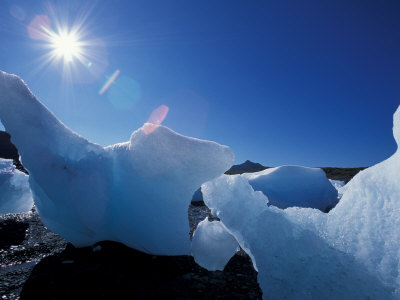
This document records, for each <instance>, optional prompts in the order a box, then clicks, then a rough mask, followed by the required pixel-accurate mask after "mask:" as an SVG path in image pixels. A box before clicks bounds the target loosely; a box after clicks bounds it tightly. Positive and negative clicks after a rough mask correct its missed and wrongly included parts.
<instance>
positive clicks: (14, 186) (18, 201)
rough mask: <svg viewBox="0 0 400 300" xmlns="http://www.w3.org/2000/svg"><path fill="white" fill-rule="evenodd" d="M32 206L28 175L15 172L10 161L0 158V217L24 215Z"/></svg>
mask: <svg viewBox="0 0 400 300" xmlns="http://www.w3.org/2000/svg"><path fill="white" fill-rule="evenodd" d="M32 206H33V199H32V193H31V189H30V188H29V183H28V175H26V174H25V173H23V172H21V171H19V170H17V169H16V168H15V166H14V165H13V161H12V159H2V158H0V215H4V214H8V213H25V212H28V211H29V210H31V208H32Z"/></svg>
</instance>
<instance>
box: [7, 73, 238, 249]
mask: <svg viewBox="0 0 400 300" xmlns="http://www.w3.org/2000/svg"><path fill="white" fill-rule="evenodd" d="M0 106H1V110H0V119H1V122H2V123H3V125H4V127H5V128H6V130H7V132H9V133H10V134H11V136H12V142H13V143H14V144H15V145H16V146H17V148H18V150H19V152H20V155H21V158H22V163H23V164H24V167H25V168H26V169H28V170H29V173H30V176H29V182H30V186H31V189H32V192H33V198H34V200H35V204H36V208H37V210H38V213H39V215H40V217H41V219H42V220H43V222H44V224H45V225H46V226H47V227H48V228H49V229H51V230H53V231H54V232H57V233H59V234H60V235H62V236H63V237H64V238H66V239H67V240H68V241H70V242H72V243H73V244H74V245H76V246H87V245H92V244H94V243H95V242H98V241H101V240H113V241H118V242H122V243H124V244H126V245H127V246H130V247H132V248H135V249H138V250H141V251H144V252H147V253H151V254H162V255H180V254H190V251H191V249H190V239H189V223H188V217H187V209H188V206H189V203H190V199H191V197H192V195H193V193H194V191H195V190H196V189H197V188H198V187H199V186H200V185H201V184H202V183H203V182H205V181H207V180H211V179H213V178H215V177H217V176H219V175H220V174H222V173H223V172H224V171H226V170H227V169H229V167H230V166H231V165H232V163H233V159H234V158H233V153H232V151H231V150H230V149H229V148H228V147H226V146H221V145H219V144H217V143H214V142H210V141H202V140H198V139H194V138H188V137H185V136H182V135H180V134H177V133H175V132H173V131H172V130H170V129H168V128H166V127H163V126H158V127H157V128H156V129H155V130H154V131H152V132H151V133H150V134H147V131H146V130H145V129H146V126H152V125H149V124H147V125H146V124H145V125H144V126H143V127H142V128H140V129H138V130H136V131H135V132H134V133H133V134H132V136H131V138H130V140H129V141H128V142H126V143H121V144H116V145H112V146H109V147H106V148H104V147H102V146H100V145H97V144H94V143H91V142H90V141H88V140H86V139H85V138H83V137H81V136H79V135H77V134H75V133H74V132H72V131H71V130H70V129H68V128H67V127H65V126H64V125H63V124H62V123H61V122H60V121H59V120H58V119H57V118H56V117H55V116H54V115H53V114H52V113H51V112H50V111H49V110H48V109H47V108H46V107H45V106H44V105H43V104H42V103H40V102H39V101H38V100H37V99H36V97H35V96H34V95H33V94H32V93H31V92H30V90H29V89H28V87H27V86H26V85H25V83H24V82H23V81H22V80H21V79H20V78H18V77H17V76H15V75H9V74H6V73H4V72H1V71H0Z"/></svg>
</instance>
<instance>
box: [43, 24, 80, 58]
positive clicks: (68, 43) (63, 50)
mask: <svg viewBox="0 0 400 300" xmlns="http://www.w3.org/2000/svg"><path fill="white" fill-rule="evenodd" d="M50 46H51V48H52V49H53V54H54V55H55V56H56V57H58V58H60V59H61V58H62V59H63V60H64V62H72V61H73V60H74V58H79V56H80V55H81V54H82V47H81V42H80V40H79V36H78V35H77V34H76V33H73V32H67V31H62V32H60V33H58V34H57V33H54V32H53V33H52V34H51V35H50Z"/></svg>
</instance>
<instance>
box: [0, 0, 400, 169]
mask: <svg viewBox="0 0 400 300" xmlns="http://www.w3.org/2000/svg"><path fill="white" fill-rule="evenodd" d="M72 28H75V29H72ZM74 30H75V31H77V33H76V34H75V35H72V34H71V33H70V32H71V31H72V32H74ZM68 33H69V34H68ZM60 35H61V36H63V37H64V39H65V37H67V39H70V40H71V39H74V41H75V42H74V43H75V44H74V45H73V46H67V47H70V48H71V47H72V50H71V49H70V48H68V49H69V50H68V51H69V52H68V53H67V54H66V53H65V49H64V52H62V51H61V52H60V51H59V49H58V48H57V47H59V46H58V45H59V44H60V43H64V42H65V41H64V40H61V42H60V38H59V36H60ZM57 39H58V40H57ZM57 43H58V44H57ZM77 49H78V50H77ZM57 51H58V52H57ZM52 54H54V55H53V56H54V57H53V59H52V58H51V55H52ZM0 69H1V70H3V71H6V72H9V73H15V74H17V75H19V76H21V77H22V78H23V79H24V80H25V81H26V82H27V84H28V85H29V87H30V88H31V90H32V91H33V93H34V94H35V95H36V96H37V97H38V98H39V99H40V100H41V101H42V102H43V103H44V104H45V105H46V106H47V107H49V109H50V110H51V111H53V112H54V114H55V115H56V116H57V117H58V118H59V119H61V121H62V122H63V123H64V124H66V125H67V126H68V127H69V128H71V129H72V130H74V131H75V132H77V133H79V134H80V135H82V136H84V137H86V138H88V139H89V140H91V141H93V142H96V143H99V144H101V145H104V146H106V145H109V144H113V143H117V142H122V141H126V140H128V139H129V136H130V134H131V132H132V131H133V130H135V129H137V128H139V127H140V126H141V125H142V124H143V123H144V122H146V121H147V120H148V119H149V117H150V115H151V114H152V112H153V111H154V110H156V109H157V108H159V109H158V110H157V111H156V112H160V111H162V112H163V113H164V115H165V113H166V109H165V108H166V107H168V109H169V110H168V113H167V115H166V117H165V119H164V121H163V124H164V125H166V126H168V127H170V128H171V129H173V130H175V131H177V132H179V133H182V134H184V135H188V136H193V137H197V138H202V139H208V140H214V141H217V142H219V143H221V144H226V145H229V146H230V147H231V148H232V149H233V151H234V153H235V155H236V163H241V162H243V161H244V160H246V159H250V160H252V161H255V162H260V163H262V164H264V165H267V166H277V165H284V164H297V165H305V166H341V167H353V166H370V165H372V164H375V163H377V162H379V161H382V160H383V159H385V158H387V157H388V156H390V155H391V154H392V153H393V152H394V151H395V149H396V144H395V142H394V139H393V136H392V115H393V113H394V111H395V110H396V108H397V106H398V105H399V104H400V1H397V0H396V1H366V0H363V1H350V0H345V1H342V0H335V1H325V0H315V1H294V0H293V1H286V0H279V1H184V0H180V1H167V0H165V1H164V0H159V1H151V0H146V1H135V0H128V1H118V0H116V1H106V0H104V1H48V2H45V1H18V0H2V1H0ZM112 79H114V81H113V82H112ZM107 81H109V84H108V85H106V83H107ZM111 82H112V83H111ZM163 105H164V106H163ZM160 106H161V109H160ZM0 109H1V108H0ZM153 116H154V113H153Z"/></svg>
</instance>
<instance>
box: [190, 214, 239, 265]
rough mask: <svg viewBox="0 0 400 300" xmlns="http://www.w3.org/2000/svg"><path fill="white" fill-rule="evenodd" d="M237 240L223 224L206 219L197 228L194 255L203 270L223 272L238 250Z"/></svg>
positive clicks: (193, 242) (193, 245)
mask: <svg viewBox="0 0 400 300" xmlns="http://www.w3.org/2000/svg"><path fill="white" fill-rule="evenodd" d="M238 248H239V245H238V242H237V241H236V239H235V238H234V237H233V236H232V234H230V233H229V232H228V230H227V229H226V227H225V226H224V225H223V223H221V222H219V221H214V222H209V220H208V218H206V219H204V220H203V221H201V222H200V223H199V225H198V226H197V229H196V231H195V232H194V235H193V240H192V255H193V257H194V260H195V261H196V262H197V263H198V264H199V265H200V266H202V267H203V268H206V269H208V270H211V271H215V270H220V271H222V270H223V269H224V267H225V265H226V264H227V263H228V261H229V260H230V259H231V257H232V256H233V255H234V254H235V253H236V251H237V250H238Z"/></svg>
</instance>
